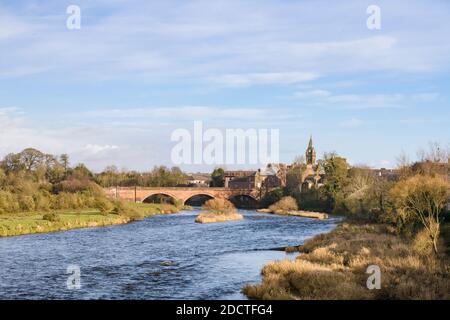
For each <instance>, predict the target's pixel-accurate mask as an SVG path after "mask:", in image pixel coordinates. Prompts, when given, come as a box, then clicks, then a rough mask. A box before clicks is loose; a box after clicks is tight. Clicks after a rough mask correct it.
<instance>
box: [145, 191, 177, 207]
mask: <svg viewBox="0 0 450 320" xmlns="http://www.w3.org/2000/svg"><path fill="white" fill-rule="evenodd" d="M177 201H178V199H177V198H176V197H175V196H174V195H171V194H169V193H166V192H155V193H152V194H149V195H147V196H146V197H145V199H144V200H142V202H144V203H168V204H176V202H177Z"/></svg>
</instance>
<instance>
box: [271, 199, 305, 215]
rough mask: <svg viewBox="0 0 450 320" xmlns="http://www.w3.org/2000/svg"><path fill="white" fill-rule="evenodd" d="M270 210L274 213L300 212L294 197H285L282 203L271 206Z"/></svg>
mask: <svg viewBox="0 0 450 320" xmlns="http://www.w3.org/2000/svg"><path fill="white" fill-rule="evenodd" d="M269 210H270V211H272V212H277V211H294V210H298V206H297V200H295V199H294V198H293V197H283V198H281V200H280V201H278V202H277V203H274V204H273V205H271V206H270V207H269Z"/></svg>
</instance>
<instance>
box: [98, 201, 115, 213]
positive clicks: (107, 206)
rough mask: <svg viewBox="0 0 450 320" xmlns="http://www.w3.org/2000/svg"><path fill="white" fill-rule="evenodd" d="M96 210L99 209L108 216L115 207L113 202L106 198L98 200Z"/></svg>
mask: <svg viewBox="0 0 450 320" xmlns="http://www.w3.org/2000/svg"><path fill="white" fill-rule="evenodd" d="M95 208H96V209H99V210H100V212H101V213H102V214H104V215H106V214H108V212H110V211H111V210H112V209H113V205H112V203H111V201H109V200H108V199H106V198H96V199H95Z"/></svg>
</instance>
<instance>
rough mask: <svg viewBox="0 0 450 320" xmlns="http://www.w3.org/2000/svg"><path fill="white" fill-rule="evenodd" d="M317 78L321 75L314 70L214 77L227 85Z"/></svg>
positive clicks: (273, 82) (248, 84) (292, 81)
mask: <svg viewBox="0 0 450 320" xmlns="http://www.w3.org/2000/svg"><path fill="white" fill-rule="evenodd" d="M317 78H319V75H318V74H316V73H313V72H268V73H247V74H227V75H223V76H219V77H216V78H213V79H212V80H213V81H214V82H216V83H218V84H221V85H225V86H231V87H245V86H251V85H267V84H294V83H298V82H304V81H311V80H315V79H317Z"/></svg>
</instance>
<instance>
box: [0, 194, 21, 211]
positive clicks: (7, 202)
mask: <svg viewBox="0 0 450 320" xmlns="http://www.w3.org/2000/svg"><path fill="white" fill-rule="evenodd" d="M19 210H20V205H19V201H18V199H17V196H16V195H15V194H13V193H11V192H9V191H1V190H0V213H11V212H17V211H19Z"/></svg>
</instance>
